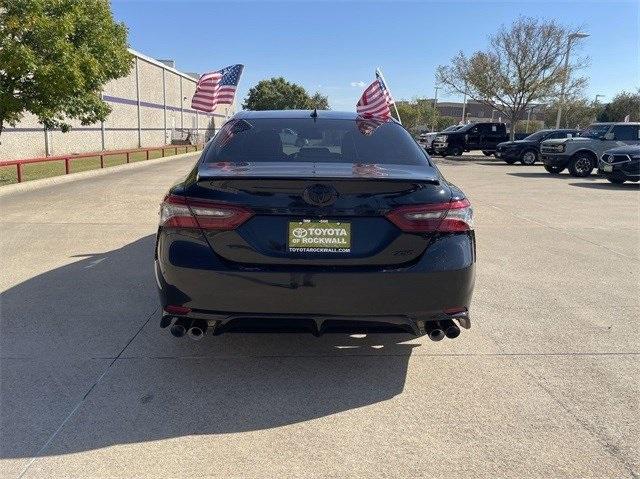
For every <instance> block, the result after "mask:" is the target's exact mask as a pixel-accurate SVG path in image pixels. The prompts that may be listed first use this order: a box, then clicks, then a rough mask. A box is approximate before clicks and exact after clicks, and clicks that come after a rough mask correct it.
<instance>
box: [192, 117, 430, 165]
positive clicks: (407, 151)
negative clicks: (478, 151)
mask: <svg viewBox="0 0 640 479" xmlns="http://www.w3.org/2000/svg"><path fill="white" fill-rule="evenodd" d="M266 161H283V162H287V161H290V162H294V161H295V162H312V163H316V162H336V163H340V162H346V163H376V164H402V165H421V164H425V165H426V164H428V160H427V156H426V153H425V152H424V151H423V150H422V149H421V148H420V146H418V145H417V144H416V142H415V141H414V140H413V138H411V135H409V133H408V132H407V131H406V130H405V129H404V128H402V127H401V126H400V125H398V124H397V123H395V122H393V121H386V122H381V121H377V120H373V119H359V120H331V119H321V118H318V119H315V120H314V119H313V118H308V119H307V118H294V119H285V118H256V119H235V120H231V121H229V122H227V123H226V124H225V125H224V126H223V127H222V129H221V130H220V131H219V132H218V134H217V135H216V136H215V138H214V139H213V142H212V144H211V145H210V146H209V148H208V149H207V153H206V155H205V158H204V162H205V163H217V162H231V163H237V162H266Z"/></svg>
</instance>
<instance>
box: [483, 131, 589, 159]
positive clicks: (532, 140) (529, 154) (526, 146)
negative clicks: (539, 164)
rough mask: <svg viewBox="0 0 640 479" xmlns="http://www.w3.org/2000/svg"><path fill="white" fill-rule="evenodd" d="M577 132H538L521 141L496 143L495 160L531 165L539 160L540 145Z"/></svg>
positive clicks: (575, 134) (569, 136)
mask: <svg viewBox="0 0 640 479" xmlns="http://www.w3.org/2000/svg"><path fill="white" fill-rule="evenodd" d="M578 132H579V131H578V130H540V131H537V132H535V133H533V134H531V135H529V136H527V137H526V138H524V139H523V140H516V141H505V142H502V143H498V146H497V148H496V153H495V155H496V158H500V159H501V160H504V162H505V163H508V164H510V165H513V164H514V163H515V162H516V161H519V162H521V163H522V164H523V165H533V164H534V163H535V162H536V161H538V159H539V158H540V143H542V142H543V141H544V140H551V139H553V138H571V137H573V136H577V134H578Z"/></svg>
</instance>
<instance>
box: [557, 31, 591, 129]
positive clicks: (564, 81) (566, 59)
mask: <svg viewBox="0 0 640 479" xmlns="http://www.w3.org/2000/svg"><path fill="white" fill-rule="evenodd" d="M588 36H589V34H588V33H583V32H576V33H572V34H570V35H569V37H568V41H567V53H565V56H564V72H563V73H564V76H563V79H562V86H561V87H560V102H559V103H558V114H557V116H556V130H557V129H559V128H560V119H561V117H562V107H563V105H564V90H565V88H566V87H567V77H568V76H569V75H568V71H569V53H570V52H571V43H572V42H573V40H574V39H576V38H586V37H588Z"/></svg>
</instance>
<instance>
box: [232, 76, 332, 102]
mask: <svg viewBox="0 0 640 479" xmlns="http://www.w3.org/2000/svg"><path fill="white" fill-rule="evenodd" d="M242 108H244V109H246V110H311V109H313V108H318V109H319V110H327V109H329V100H328V99H327V97H325V96H323V95H321V94H320V93H318V92H316V93H315V95H313V97H311V96H309V94H308V93H307V90H305V89H304V88H303V87H301V86H300V85H296V84H295V83H289V82H288V81H286V80H285V79H284V78H282V77H279V78H270V79H269V80H262V81H260V82H258V84H257V85H256V86H254V87H251V88H250V89H249V93H248V94H247V98H245V100H244V104H243V105H242Z"/></svg>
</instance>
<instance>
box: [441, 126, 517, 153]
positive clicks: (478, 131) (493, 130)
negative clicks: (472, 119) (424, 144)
mask: <svg viewBox="0 0 640 479" xmlns="http://www.w3.org/2000/svg"><path fill="white" fill-rule="evenodd" d="M508 139H509V136H508V134H507V126H506V125H505V124H504V123H493V122H487V123H471V124H469V125H464V126H463V127H462V128H460V129H459V130H456V131H452V132H447V133H445V132H443V133H441V134H439V135H438V136H436V137H435V139H434V140H433V143H432V148H433V151H434V153H435V154H436V155H441V156H460V155H462V153H463V152H465V151H471V150H482V152H483V153H484V154H485V155H489V154H491V153H493V152H494V151H496V147H497V146H498V143H502V142H503V141H507V140H508Z"/></svg>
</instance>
